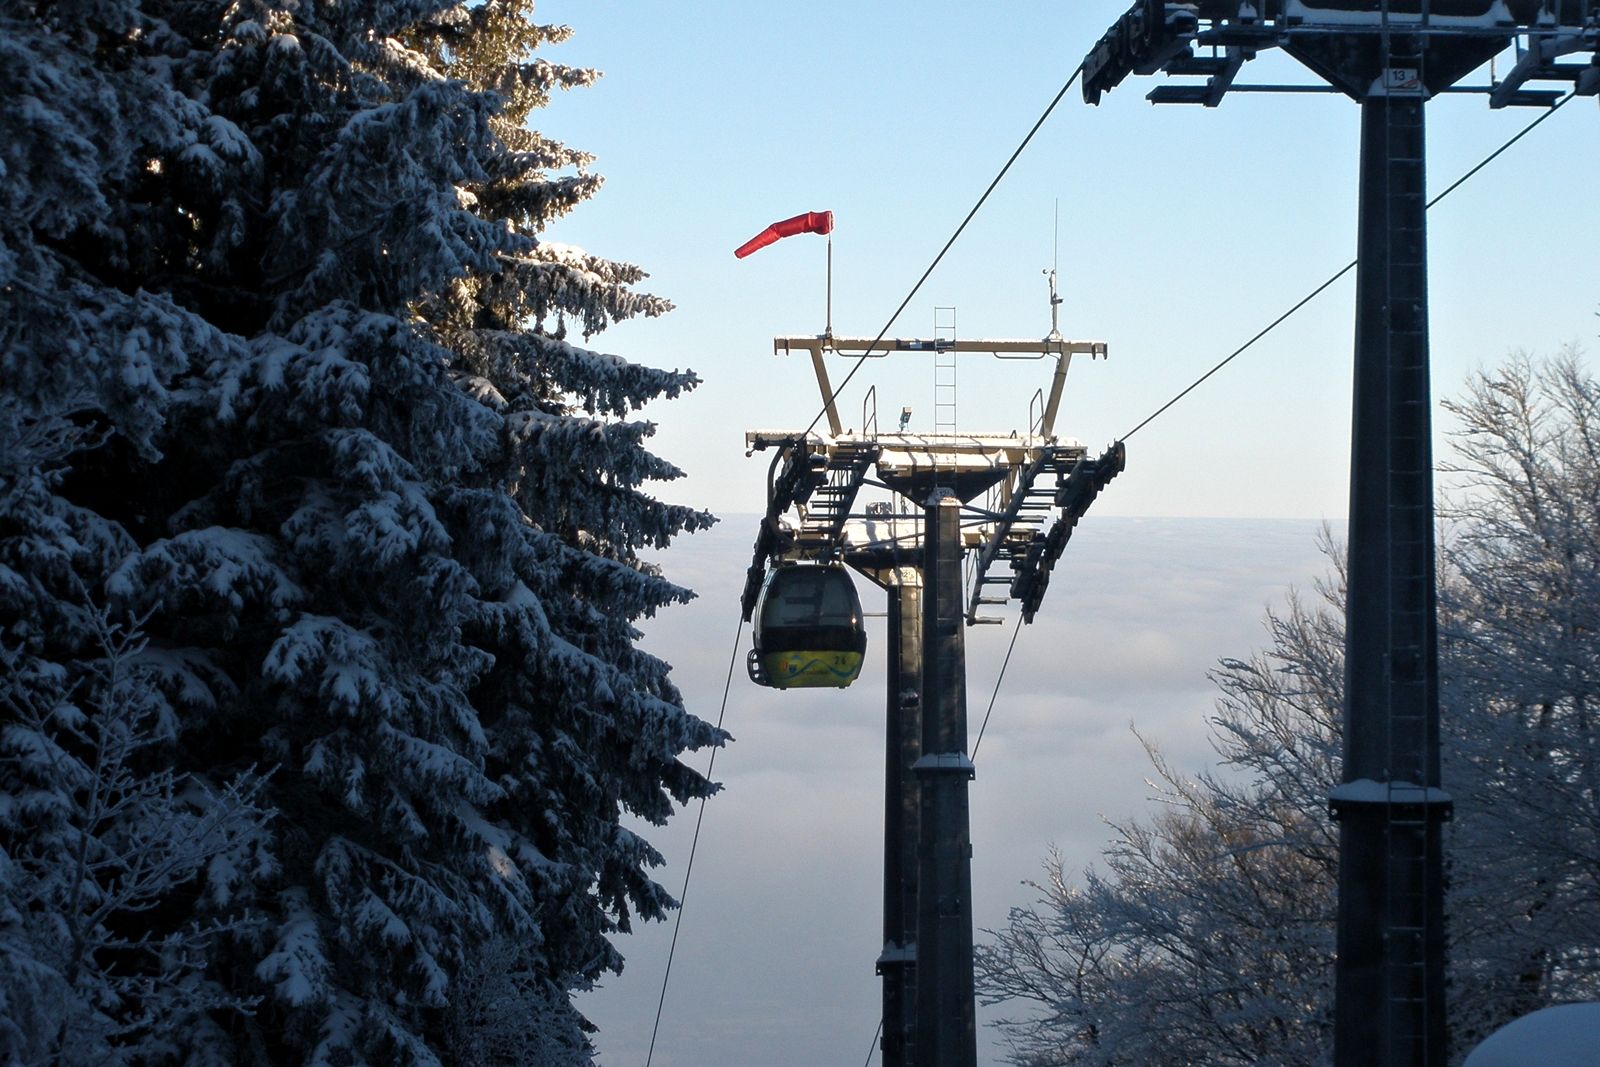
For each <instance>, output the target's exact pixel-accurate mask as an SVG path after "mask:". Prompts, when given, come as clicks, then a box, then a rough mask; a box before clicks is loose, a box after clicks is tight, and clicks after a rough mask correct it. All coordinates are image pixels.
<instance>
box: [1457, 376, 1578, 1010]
mask: <svg viewBox="0 0 1600 1067" xmlns="http://www.w3.org/2000/svg"><path fill="white" fill-rule="evenodd" d="M1446 406H1447V408H1448V409H1449V410H1450V411H1451V413H1452V414H1454V415H1455V417H1456V420H1457V421H1458V423H1459V424H1460V430H1459V431H1458V432H1457V434H1456V448H1455V453H1456V458H1455V460H1454V461H1453V462H1452V463H1451V464H1450V465H1449V466H1448V467H1447V477H1449V478H1450V479H1451V481H1452V482H1453V483H1454V485H1455V492H1454V493H1453V494H1452V496H1453V498H1454V501H1453V504H1452V507H1451V508H1450V512H1451V517H1452V518H1453V519H1455V526H1456V531H1455V533H1454V536H1453V540H1452V545H1451V551H1450V553H1449V556H1448V558H1449V562H1450V564H1451V566H1452V568H1453V570H1454V571H1455V573H1454V574H1453V575H1452V580H1451V581H1449V582H1447V583H1446V585H1445V587H1444V598H1443V611H1444V613H1445V614H1444V626H1443V627H1442V634H1443V639H1444V640H1445V642H1446V651H1447V655H1448V662H1449V664H1450V668H1451V669H1450V681H1451V683H1452V684H1451V686H1450V687H1449V688H1448V689H1446V690H1445V691H1444V692H1445V714H1446V717H1447V722H1450V723H1451V724H1452V725H1453V729H1452V731H1451V732H1452V736H1453V738H1454V740H1455V747H1454V751H1455V754H1456V755H1457V757H1458V758H1457V766H1456V767H1455V769H1454V774H1453V777H1452V781H1451V783H1450V784H1451V788H1452V790H1453V791H1454V792H1457V793H1461V794H1463V795H1464V796H1465V797H1467V798H1469V799H1470V807H1465V805H1462V806H1463V807H1464V808H1465V815H1466V818H1461V819H1459V820H1458V821H1460V822H1461V832H1459V833H1458V834H1457V838H1458V841H1457V843H1456V848H1455V853H1454V859H1455V862H1454V865H1453V867H1454V872H1455V874H1454V882H1455V888H1454V893H1453V897H1452V900H1453V902H1454V904H1455V908H1454V912H1455V916H1456V917H1455V919H1454V927H1453V929H1454V933H1455V936H1456V938H1457V940H1458V941H1460V942H1463V943H1464V944H1466V945H1468V946H1469V947H1470V948H1471V949H1472V951H1471V952H1469V953H1466V954H1461V953H1458V957H1459V958H1458V960H1457V963H1456V967H1455V989H1454V991H1455V992H1456V994H1457V997H1458V1005H1457V1023H1458V1024H1459V1026H1460V1028H1461V1029H1462V1031H1463V1033H1464V1036H1465V1037H1466V1038H1467V1039H1468V1040H1471V1041H1476V1040H1477V1039H1481V1038H1482V1037H1484V1036H1486V1035H1487V1034H1488V1033H1489V1032H1491V1031H1493V1030H1494V1029H1495V1028H1497V1027H1499V1026H1501V1025H1503V1024H1504V1023H1506V1022H1508V1021H1509V1020H1510V1019H1512V1018H1516V1017H1518V1016H1521V1015H1524V1014H1526V1013H1528V1012H1531V1011H1534V1010H1536V1009H1538V1008H1541V1007H1544V1006H1545V1005H1547V1004H1550V1003H1552V1002H1555V1001H1561V1000H1592V999H1600V933H1597V932H1600V737H1597V736H1596V727H1597V726H1600V512H1597V507H1596V503H1597V501H1600V381H1596V379H1595V378H1594V377H1593V376H1592V375H1591V374H1590V373H1589V371H1588V369H1587V367H1586V366H1585V365H1584V364H1583V362H1582V361H1581V360H1580V359H1579V358H1578V355H1577V353H1576V351H1575V350H1568V351H1566V352H1564V353H1562V354H1561V355H1560V356H1558V357H1556V358H1555V359H1553V360H1549V361H1545V362H1534V361H1532V360H1529V359H1528V358H1526V357H1523V356H1517V357H1515V358H1513V359H1512V360H1511V361H1510V362H1509V363H1508V364H1507V365H1506V366H1505V367H1503V368H1500V369H1497V370H1495V371H1494V372H1492V373H1479V374H1476V375H1474V376H1473V377H1472V378H1471V379H1470V380H1469V382H1468V384H1467V390H1466V393H1465V395H1464V396H1463V397H1462V398H1461V399H1459V400H1456V401H1452V402H1449V403H1448V404H1447V405H1446Z"/></svg>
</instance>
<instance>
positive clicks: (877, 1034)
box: [861, 1015, 883, 1067]
mask: <svg viewBox="0 0 1600 1067" xmlns="http://www.w3.org/2000/svg"><path fill="white" fill-rule="evenodd" d="M882 1035H883V1016H881V1015H880V1016H878V1029H877V1030H876V1031H875V1032H874V1033H873V1035H872V1044H870V1045H868V1046H867V1058H866V1061H865V1062H864V1063H862V1065H861V1067H872V1054H873V1053H874V1052H876V1051H878V1038H879V1037H881V1036H882Z"/></svg>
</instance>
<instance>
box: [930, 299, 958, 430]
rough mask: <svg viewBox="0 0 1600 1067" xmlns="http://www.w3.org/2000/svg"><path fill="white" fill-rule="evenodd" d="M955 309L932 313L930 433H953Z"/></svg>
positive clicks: (937, 309) (941, 309)
mask: <svg viewBox="0 0 1600 1067" xmlns="http://www.w3.org/2000/svg"><path fill="white" fill-rule="evenodd" d="M955 340H956V309H955V308H953V307H936V308H934V309H933V432H934V433H935V434H937V435H944V434H954V433H955V432H956V350H955Z"/></svg>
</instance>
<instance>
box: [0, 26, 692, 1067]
mask: <svg viewBox="0 0 1600 1067" xmlns="http://www.w3.org/2000/svg"><path fill="white" fill-rule="evenodd" d="M531 8H532V4H531V3H527V2H508V3H494V2H490V3H477V4H465V3H447V2H443V0H436V2H428V0H422V2H400V0H357V2H353V3H344V4H339V5H325V4H305V3H300V4H277V3H271V2H260V3H257V2H249V0H245V2H239V3H212V2H206V0H95V2H93V3H90V2H88V0H84V2H81V3H73V2H66V3H57V4H40V5H33V6H30V7H25V8H18V7H15V6H10V7H6V8H4V9H3V13H0V99H3V100H4V101H5V103H6V106H5V107H3V108H0V165H3V167H4V174H3V180H0V342H3V349H0V359H3V360H4V363H3V365H0V372H3V376H4V382H3V384H4V391H3V396H0V404H3V410H0V415H3V416H4V418H3V419H0V426H3V427H4V428H5V430H6V434H7V439H6V440H7V446H8V447H7V449H6V453H5V460H4V471H3V474H4V477H5V479H6V480H5V483H4V486H3V490H4V492H3V495H0V568H3V569H0V640H3V641H4V642H5V645H4V647H5V648H7V649H8V650H11V651H13V652H15V653H16V654H15V655H12V656H10V658H8V660H7V672H8V673H7V676H6V678H5V679H4V682H5V684H6V686H7V688H8V691H20V690H19V689H18V687H26V686H30V685H32V686H33V689H29V690H27V693H28V694H29V695H30V697H31V696H37V695H38V693H40V692H43V691H44V686H45V682H44V680H52V679H54V678H55V677H56V676H58V675H62V672H69V673H70V671H71V670H73V669H74V664H75V663H77V662H78V661H79V660H80V659H81V658H82V657H83V656H84V655H85V651H84V650H85V648H86V647H87V644H86V642H87V640H88V637H87V636H86V633H87V631H86V630H85V627H84V624H83V623H82V622H81V621H80V620H78V619H76V618H69V617H68V613H67V612H66V611H65V610H64V609H57V607H56V605H59V604H60V603H62V602H64V601H65V600H66V599H67V598H68V596H69V594H74V593H75V591H76V592H77V593H81V596H80V600H81V602H82V603H83V604H84V605H86V606H87V605H96V604H102V603H103V604H104V605H105V610H106V611H107V612H111V613H113V615H114V617H116V618H118V619H122V618H126V619H135V620H139V621H140V622H141V623H142V637H141V639H140V643H139V644H138V645H137V649H136V652H133V653H130V654H135V655H136V656H137V658H138V659H139V662H140V664H141V665H142V668H141V670H142V673H141V674H140V675H139V677H140V678H142V679H144V680H145V682H144V684H145V686H146V688H147V689H148V690H149V691H150V692H151V693H152V694H154V696H156V697H159V698H160V699H161V700H163V701H165V702H166V706H168V707H170V709H171V710H170V715H168V716H167V717H166V718H165V719H164V720H163V726H162V729H163V730H164V731H165V732H163V733H161V734H160V735H159V738H158V740H159V742H160V746H161V757H162V766H161V767H160V768H156V767H143V768H141V769H142V770H143V771H145V772H146V773H154V772H156V771H157V770H161V771H164V772H167V773H171V774H173V775H177V776H183V775H191V776H193V778H192V780H193V781H196V782H197V783H200V784H202V785H208V786H211V787H212V788H213V792H215V786H216V785H218V784H221V783H225V782H227V781H229V780H231V779H232V777H233V776H235V775H237V774H239V773H243V772H247V771H248V770H249V769H250V768H252V767H258V766H259V767H261V768H264V769H268V771H269V777H268V781H267V785H266V789H265V791H264V792H263V794H262V797H261V803H262V804H263V805H264V806H267V807H269V808H270V809H271V813H272V819H271V821H270V822H269V823H268V824H267V826H268V831H267V835H266V836H265V837H264V838H261V839H259V840H257V839H252V840H251V841H249V842H248V847H246V846H245V845H241V846H239V847H238V848H234V849H233V851H232V853H230V854H229V857H228V861H227V862H218V863H211V864H208V865H207V866H206V869H205V870H204V871H198V872H195V873H193V875H192V876H191V877H188V878H187V879H186V880H185V881H184V884H183V885H182V886H181V887H180V888H181V891H179V892H174V893H172V894H169V895H167V897H165V898H164V899H163V901H162V905H161V907H160V908H159V909H156V910H155V911H154V912H152V913H150V914H149V921H150V922H151V924H152V927H153V928H155V929H157V930H158V931H164V930H180V929H185V928H188V927H189V926H190V925H192V924H194V923H196V922H202V923H203V922H210V923H211V925H212V927H213V928H214V927H215V926H216V924H217V923H219V922H220V923H225V924H226V926H227V933H228V939H227V940H226V941H224V942H221V943H219V944H217V945H213V946H212V947H211V951H210V952H209V953H208V954H207V956H206V958H205V959H204V960H203V961H201V962H202V963H203V964H204V966H203V967H202V968H201V970H200V972H199V977H198V978H195V979H194V981H200V980H202V979H203V981H205V982H208V983H211V985H212V987H213V990H214V992H215V996H213V997H212V998H211V1000H210V1001H209V1002H207V1003H208V1004H209V1007H203V1008H202V1009H201V1014H200V1015H198V1016H195V1017H194V1018H193V1019H192V1020H191V1022H190V1024H189V1025H166V1026H165V1028H164V1029H162V1030H161V1032H160V1033H159V1034H156V1035H155V1037H156V1038H158V1039H159V1040H160V1041H162V1042H165V1045H164V1046H163V1047H164V1048H165V1049H166V1050H167V1054H169V1055H170V1057H171V1058H172V1059H174V1060H181V1061H185V1062H196V1063H200V1062H210V1063H224V1062H227V1063H251V1062H255V1063H278V1062H298V1061H304V1062H314V1063H328V1064H341V1063H342V1064H349V1063H362V1062H394V1063H402V1064H406V1063H435V1062H458V1063H468V1062H506V1063H568V1062H583V1061H586V1060H587V1058H588V1055H587V1042H586V1040H585V1038H584V1036H583V1034H582V1028H583V1025H584V1024H583V1023H582V1020H581V1019H580V1018H579V1017H578V1015H577V1013H576V1012H575V1010H574V1009H573V1008H572V1006H571V1003H570V1001H569V993H570V992H571V991H572V990H573V989H575V988H581V987H582V986H584V985H585V984H587V983H588V982H590V981H592V980H593V979H594V978H595V977H597V976H598V975H600V974H601V973H603V972H604V971H606V970H607V969H615V968H617V967H619V966H620V963H621V958H620V956H619V954H618V953H617V951H616V949H615V948H614V947H613V946H612V945H611V944H610V942H609V941H608V940H607V935H609V934H611V933H614V932H616V931H619V930H626V929H628V927H629V924H630V921H631V918H632V917H633V916H635V915H642V916H645V917H649V918H653V917H658V916H659V915H661V914H662V913H663V911H664V909H665V908H667V907H668V906H670V900H669V898H668V897H667V896H666V894H665V892H664V891H663V890H662V889H661V887H659V886H658V885H656V884H655V883H654V882H653V881H652V880H651V879H650V878H649V876H648V868H649V867H650V866H651V865H652V864H654V863H656V862H658V857H657V856H656V854H655V852H654V851H653V850H652V849H651V848H650V846H649V845H648V844H647V843H646V842H645V841H643V840H642V839H640V838H638V837H636V836H635V835H632V834H630V833H628V832H627V831H625V830H623V829H622V828H621V826H620V825H619V818H620V816H621V814H622V812H623V811H624V810H629V811H632V812H635V813H637V814H640V815H642V816H644V817H645V818H647V819H650V820H654V821H660V820H662V819H665V818H666V817H667V816H668V814H669V813H670V811H671V806H672V801H673V800H674V799H676V800H677V801H680V802H681V801H686V800H688V799H691V798H694V797H698V796H703V795H706V794H707V793H708V792H709V791H710V790H711V788H712V787H711V785H710V783H708V782H706V781H705V780H704V779H703V778H702V777H701V776H700V775H699V774H697V773H696V772H694V771H693V770H691V769H690V768H688V767H687V766H686V765H685V764H683V763H681V762H679V756H680V755H681V754H682V753H683V752H684V751H685V750H686V749H694V748H698V747H701V746H704V745H708V744H715V743H719V742H720V741H721V740H722V736H721V735H720V734H719V733H718V732H717V731H715V730H714V729H712V728H711V727H710V726H708V725H707V724H705V723H703V722H701V721H699V720H698V719H696V718H694V717H693V716H691V715H689V714H688V713H687V712H686V711H685V710H684V708H683V706H682V702H681V699H680V697H679V694H678V692H677V691H676V689H675V688H674V687H673V685H672V683H671V682H670V680H669V678H668V666H667V665H666V664H664V663H662V662H660V661H658V660H656V659H654V658H652V657H650V656H648V655H646V654H644V653H643V652H641V651H640V650H638V649H637V648H636V647H635V645H634V641H635V639H636V638H637V636H638V635H637V631H636V629H635V628H634V622H635V621H636V620H637V619H639V618H640V617H642V616H645V615H648V614H650V613H652V612H654V611H655V610H656V609H658V608H660V607H663V606H665V605H668V604H671V603H673V602H676V601H681V600H682V599H684V598H686V597H687V596H688V595H690V594H689V593H688V591H687V590H684V589H682V588H679V587H677V586H675V585H673V584H672V583H670V582H668V581H666V580H665V579H664V578H663V576H662V575H661V574H660V573H659V572H658V571H657V569H656V568H654V567H653V566H651V565H649V564H647V563H645V562H643V561H641V560H640V559H639V558H638V555H637V553H638V551H639V550H640V549H642V548H645V547H647V546H648V547H662V546H665V545H666V544H667V543H668V542H669V541H670V539H671V538H672V537H673V536H674V535H676V534H678V533H680V532H683V531H692V530H694V529H697V528H700V527H702V526H704V525H706V524H708V523H709V522H710V521H711V517H710V516H709V515H706V514H705V513H703V512H699V511H695V510H693V509H689V508H684V507H678V506H671V505H667V504H663V503H661V502H659V501H657V500H655V499H654V498H652V497H651V496H650V495H649V493H648V491H647V483H649V482H651V481H654V480H662V479H670V478H673V477H675V476H677V474H678V473H679V472H678V471H677V470H676V469H675V468H673V467H672V466H671V465H670V464H668V463H666V462H664V461H663V460H661V459H659V458H657V457H655V456H653V455H651V454H650V453H649V452H648V451H647V450H646V448H645V441H646V439H647V438H648V436H649V434H650V432H651V426H650V424H649V423H646V422H642V421H639V420H638V418H637V416H636V415H635V414H634V413H635V412H636V411H637V409H638V408H639V407H640V406H641V405H643V404H645V403H646V402H648V401H649V400H651V399H654V398H658V397H672V396H675V395H677V394H678V393H679V392H681V391H683V390H685V389H688V388H691V387H692V386H693V385H694V384H695V382H696V379H695V378H694V376H693V375H692V374H689V373H687V372H677V371H672V372H667V371H658V370H652V369H649V368H646V367H641V366H637V365H634V364H631V363H628V362H626V361H624V360H622V359H619V358H617V357H614V356H609V355H604V354H601V353H598V352H594V351H590V350H588V349H586V348H584V347H581V346H579V345H575V344H571V343H569V342H568V341H567V339H566V333H567V326H568V324H569V323H571V324H573V325H574V327H575V328H577V329H579V330H580V331H581V332H582V334H583V335H584V336H585V337H587V336H589V335H592V334H594V333H597V332H599V331H600V330H602V329H603V328H604V327H605V326H606V325H607V324H608V323H611V322H614V321H617V320H620V319H624V318H627V317H630V316H635V315H655V314H659V313H661V312H662V311H664V310H666V309H667V305H666V303H665V302H664V301H661V300H659V299H657V298H654V297H650V296H646V295H643V294H639V293H637V292H635V291H634V290H633V288H632V286H633V285H634V284H635V283H636V282H638V281H639V280H640V279H642V278H643V274H642V272H640V271H639V270H638V269H636V268H634V267H630V266H627V265H625V264H619V263H611V262H607V261H605V260H601V259H598V258H595V257H591V256H589V255H587V254H585V253H583V252H581V251H579V250H577V249H573V248H569V247H560V246H554V245H550V244H547V243H542V242H540V241H539V240H538V238H537V234H538V232H539V231H540V230H541V228H542V227H543V226H544V225H545V224H546V223H548V222H549V221H550V220H551V219H552V218H554V217H556V216H558V215H560V214H562V213H564V212H566V211H567V210H569V209H570V208H571V207H573V206H574V205H575V204H577V203H579V202H581V201H582V200H583V199H584V198H586V197H587V196H589V195H591V194H592V193H593V192H594V190H595V189H596V188H597V186H598V178H596V177H595V176H593V175H591V174H589V173H588V172H587V165H588V162H589V161H588V159H587V157H585V156H584V155H582V154H581V153H577V152H573V151H571V150H568V149H566V148H563V147H562V146H560V145H558V144H555V143H554V142H551V141H549V140H547V139H545V138H543V137H541V136H539V135H537V134H534V133H532V132H530V131H528V130H527V129H526V128H524V121H525V119H526V118H527V116H528V114H529V112H530V110H531V109H533V108H535V107H537V106H539V105H540V104H542V103H544V101H545V99H546V98H547V95H548V94H549V92H551V91H552V90H553V89H555V88H557V87H564V86H572V85H581V84H584V83H585V82H587V81H589V80H590V79H591V78H592V77H593V75H592V74H591V73H589V72H586V71H580V70H572V69H568V68H564V67H562V66H559V65H556V64H550V63H547V62H544V61H543V60H536V59H534V58H533V57H532V55H531V53H532V50H533V49H534V48H535V47H536V46H538V45H540V44H542V43H546V42H551V41H557V40H560V39H561V38H562V37H563V36H564V35H565V32H566V31H565V30H562V29H558V28H548V27H537V26H535V25H533V24H532V23H531V22H530V21H529V18H530V16H531ZM39 441H47V442H53V445H52V447H51V448H43V447H41V448H34V449H33V451H32V452H29V451H27V450H26V449H23V448H21V447H20V446H18V447H17V448H13V447H11V444H12V442H23V443H26V442H39ZM85 610H87V608H86V609H85ZM51 612H54V614H52V613H51ZM80 614H82V613H81V612H80ZM12 664H18V665H19V666H17V667H15V668H13V667H12V666H11V665H12ZM69 681H70V677H69ZM52 684H53V681H52ZM65 699H66V698H65V697H62V698H60V700H58V703H60V702H63V701H64V700H65ZM28 706H30V707H31V706H33V705H28ZM7 714H8V716H11V715H12V714H13V713H12V712H7ZM9 725H14V724H13V723H10V720H9V719H8V727H9ZM18 736H19V735H18V733H17V731H16V730H14V729H10V728H8V731H7V734H6V746H7V747H6V749H5V751H4V756H5V758H6V761H7V762H6V764H5V773H6V774H7V776H8V785H12V784H13V783H14V782H15V781H16V780H17V779H16V776H17V775H19V774H21V773H22V771H21V770H19V768H21V767H22V765H23V763H24V762H25V760H26V759H27V758H28V757H29V754H28V753H26V752H24V751H23V750H22V747H21V742H19V741H18ZM182 780H184V781H188V780H191V779H182ZM13 791H14V790H13ZM16 811H17V808H16V805H15V804H10V805H9V806H8V807H7V808H6V809H5V814H6V816H7V819H8V821H6V822H5V823H4V826H3V830H4V832H5V833H6V834H7V835H8V836H7V837H6V838H5V839H4V841H3V842H0V844H3V846H4V847H5V849H6V852H7V854H8V855H16V854H17V850H18V849H19V848H32V847H36V846H38V844H39V841H38V839H37V838H26V836H25V835H27V834H28V833H29V832H30V826H31V824H30V823H28V822H27V821H25V820H21V819H17V818H11V816H14V815H15V813H16ZM3 858H4V857H0V859H3ZM10 872H11V868H10V867H9V866H7V867H5V869H4V870H0V875H4V876H7V877H9V875H10ZM15 922H16V917H15V916H14V915H11V914H9V913H8V914H4V915H0V937H3V938H4V940H3V942H0V943H3V944H4V945H6V946H8V948H7V951H8V952H9V951H10V948H9V946H11V945H12V944H13V943H14V941H13V938H12V937H11V935H12V933H14V932H15V929H14V923H15ZM7 924H13V925H7ZM173 974H174V976H175V977H181V975H180V974H179V972H178V971H177V970H176V969H175V970H174V971H173ZM458 993H459V996H458V995H457V994H458ZM257 995H259V997H260V1000H259V1003H257V1004H256V1005H255V1007H254V1010H253V1012H248V1011H244V1010H241V1009H242V1007H243V1005H242V1003H241V1002H240V998H244V997H250V996H257ZM230 998H232V999H231V1000H230ZM195 1003H199V1002H198V1001H196V1002H195ZM485 1005H490V1006H491V1007H490V1010H491V1011H492V1012H495V1013H498V1017H499V1019H500V1020H501V1021H503V1020H504V1019H505V1018H507V1017H511V1018H521V1019H525V1020H527V1021H528V1026H527V1027H526V1028H525V1030H524V1031H523V1032H521V1033H520V1034H518V1035H515V1038H516V1039H515V1040H507V1039H506V1034H505V1031H504V1028H503V1027H501V1028H500V1029H498V1030H497V1031H496V1032H495V1034H493V1035H491V1038H492V1039H487V1040H486V1039H482V1035H481V1034H479V1033H478V1032H477V1023H476V1022H475V1020H477V1019H479V1018H481V1017H482V1015H483V1012H484V1011H485ZM128 1010H130V1011H138V1010H140V1006H139V1005H133V1006H131V1007H130V1008H129V1009H128ZM157 1014H159V1013H157ZM191 1014H193V1013H191ZM171 1016H173V1013H172V1012H167V1017H171ZM152 1017H153V1018H154V1016H152ZM169 1021H170V1018H169ZM151 1025H153V1026H157V1025H162V1024H161V1022H160V1020H159V1019H158V1020H157V1022H155V1023H152V1024H151ZM33 1036H35V1035H20V1037H21V1038H28V1039H30V1040H31V1039H32V1037H33ZM19 1039H20V1038H19ZM120 1040H121V1039H120V1038H119V1037H118V1036H117V1035H116V1034H115V1033H113V1034H112V1035H111V1037H110V1038H108V1042H109V1044H108V1046H107V1048H108V1049H109V1052H108V1053H107V1061H108V1062H111V1061H112V1060H113V1059H115V1058H116V1056H118V1055H120V1056H121V1057H122V1058H125V1059H126V1058H144V1059H149V1058H151V1057H150V1054H149V1053H148V1051H145V1052H140V1051H138V1050H135V1049H131V1048H130V1047H124V1046H123V1045H119V1044H118V1041H120ZM152 1047H155V1046H153V1045H149V1044H147V1045H146V1046H144V1048H145V1049H146V1050H148V1049H149V1048H152ZM51 1055H53V1056H55V1058H56V1059H60V1058H61V1056H62V1055H64V1053H62V1052H61V1051H60V1050H59V1049H57V1050H56V1051H55V1052H54V1053H52V1054H51ZM24 1062H27V1060H24Z"/></svg>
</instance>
